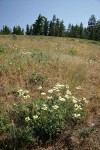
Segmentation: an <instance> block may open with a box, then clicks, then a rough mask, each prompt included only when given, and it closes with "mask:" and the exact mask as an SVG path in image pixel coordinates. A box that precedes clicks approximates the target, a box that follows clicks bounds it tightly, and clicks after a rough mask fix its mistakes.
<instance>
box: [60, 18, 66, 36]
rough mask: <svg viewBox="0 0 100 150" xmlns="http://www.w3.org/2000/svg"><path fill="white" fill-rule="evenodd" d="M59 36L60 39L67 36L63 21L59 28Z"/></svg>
mask: <svg viewBox="0 0 100 150" xmlns="http://www.w3.org/2000/svg"><path fill="white" fill-rule="evenodd" d="M59 36H60V37H63V36H65V26H64V22H63V20H62V21H61V22H60V26H59Z"/></svg>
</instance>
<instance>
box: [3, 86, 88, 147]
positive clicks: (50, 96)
mask: <svg viewBox="0 0 100 150" xmlns="http://www.w3.org/2000/svg"><path fill="white" fill-rule="evenodd" d="M76 89H77V90H81V87H80V86H78V87H77V88H76ZM18 93H19V97H21V99H23V102H22V103H19V104H14V105H13V108H12V109H11V110H10V112H9V116H10V121H11V123H10V124H9V126H8V127H7V129H6V130H5V131H6V132H5V133H6V136H7V138H8V139H10V140H11V141H13V144H14V142H15V145H16V143H17V142H19V141H22V143H23V141H27V142H34V141H37V142H40V141H42V143H43V144H46V143H47V142H49V141H52V140H53V139H54V138H56V137H57V136H59V135H60V133H61V132H62V131H63V130H64V129H65V127H66V126H69V125H70V126H71V124H72V123H73V124H74V123H76V122H77V121H79V120H84V118H85V117H86V109H85V107H86V103H87V100H86V98H84V97H83V98H82V99H78V98H77V97H75V96H74V95H73V94H72V93H71V91H70V90H69V86H68V85H61V84H58V83H57V84H56V85H55V86H54V87H53V88H52V89H49V90H48V91H46V92H44V91H43V88H42V86H39V87H38V93H39V96H38V97H37V99H36V100H33V101H32V102H31V103H29V104H27V103H26V101H27V100H28V99H29V98H30V99H31V97H30V96H29V92H28V91H27V90H22V89H21V90H18ZM4 126H5V127H6V126H7V124H4ZM15 145H14V146H15Z"/></svg>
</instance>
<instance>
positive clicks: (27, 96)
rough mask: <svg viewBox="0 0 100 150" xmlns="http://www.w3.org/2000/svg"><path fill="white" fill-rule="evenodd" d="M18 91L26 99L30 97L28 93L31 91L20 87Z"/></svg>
mask: <svg viewBox="0 0 100 150" xmlns="http://www.w3.org/2000/svg"><path fill="white" fill-rule="evenodd" d="M18 93H19V96H20V97H22V98H24V99H28V98H30V95H28V93H29V91H27V90H22V89H20V90H18Z"/></svg>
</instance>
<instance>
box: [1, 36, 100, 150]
mask: <svg viewBox="0 0 100 150" xmlns="http://www.w3.org/2000/svg"><path fill="white" fill-rule="evenodd" d="M56 83H60V84H66V83H67V84H68V85H69V87H70V90H71V91H72V92H73V93H75V94H76V95H77V96H78V98H80V97H86V99H87V100H88V105H87V108H86V111H87V115H86V118H85V121H84V123H76V124H75V125H73V129H71V128H68V127H66V129H65V130H64V131H63V133H61V136H60V137H59V138H57V140H56V141H54V142H53V143H52V144H51V145H50V144H49V146H48V148H44V149H48V150H53V149H56V150H58V149H59V150H65V149H66V150H100V128H99V124H100V42H95V41H90V40H84V39H74V38H59V37H49V36H48V37H46V36H16V35H12V36H0V110H1V114H2V112H4V111H6V112H9V110H10V109H11V107H12V106H13V105H15V104H18V103H19V102H20V101H21V100H20V98H19V97H18V93H17V91H18V89H24V90H28V91H29V93H30V96H31V97H32V99H36V98H37V88H38V86H40V85H41V86H42V87H43V88H44V90H47V89H48V88H52V87H54V85H55V84H56ZM79 86H80V87H81V88H80V90H79V91H76V90H75V88H76V87H79ZM29 102H30V101H27V103H29ZM67 128H68V129H67ZM67 130H68V132H67ZM0 140H1V141H2V140H3V137H2V136H1V138H0ZM1 143H2V142H1ZM2 147H3V145H2V146H1V147H0V149H2ZM4 149H6V147H4ZM29 149H32V148H29ZM38 149H42V148H41V146H40V145H39V148H38ZM2 150H3V149H2Z"/></svg>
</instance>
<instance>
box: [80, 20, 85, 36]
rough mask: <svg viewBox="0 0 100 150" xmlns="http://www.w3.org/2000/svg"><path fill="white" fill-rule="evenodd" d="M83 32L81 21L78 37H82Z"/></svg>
mask: <svg viewBox="0 0 100 150" xmlns="http://www.w3.org/2000/svg"><path fill="white" fill-rule="evenodd" d="M83 34H84V30H83V23H82V22H81V23H80V27H79V38H81V39H83Z"/></svg>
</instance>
